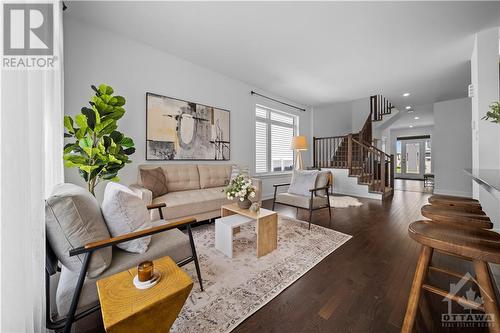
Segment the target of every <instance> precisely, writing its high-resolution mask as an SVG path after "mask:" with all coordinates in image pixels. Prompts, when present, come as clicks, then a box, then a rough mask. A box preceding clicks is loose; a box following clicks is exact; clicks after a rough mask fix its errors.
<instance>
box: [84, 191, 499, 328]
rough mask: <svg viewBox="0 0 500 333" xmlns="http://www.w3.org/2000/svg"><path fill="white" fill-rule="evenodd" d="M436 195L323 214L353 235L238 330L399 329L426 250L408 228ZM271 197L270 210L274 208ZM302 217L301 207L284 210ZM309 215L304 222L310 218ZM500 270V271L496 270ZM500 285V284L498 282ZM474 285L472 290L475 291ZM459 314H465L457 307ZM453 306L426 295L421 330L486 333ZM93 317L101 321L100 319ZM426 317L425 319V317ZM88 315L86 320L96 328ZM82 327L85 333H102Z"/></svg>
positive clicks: (439, 280) (454, 265)
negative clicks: (450, 316)
mask: <svg viewBox="0 0 500 333" xmlns="http://www.w3.org/2000/svg"><path fill="white" fill-rule="evenodd" d="M428 196H429V194H426V193H421V192H416V191H401V190H397V191H395V193H394V196H393V198H392V200H391V199H389V200H386V201H384V202H380V201H377V200H369V199H360V201H362V202H363V206H361V207H352V208H338V209H334V210H333V211H332V221H331V224H330V223H329V221H328V211H327V210H320V211H316V212H315V213H314V216H313V223H316V224H319V225H322V226H324V227H330V228H332V229H335V230H338V231H341V232H344V233H347V234H350V235H352V236H353V238H352V239H351V240H349V241H348V242H347V243H346V244H344V245H343V246H342V247H341V248H339V249H338V250H336V251H335V252H333V253H332V254H331V255H329V256H328V257H327V258H325V259H324V260H323V261H322V262H321V263H319V264H318V265H316V266H315V267H314V268H313V269H311V270H310V271H309V272H308V273H306V274H305V275H304V276H303V277H302V278H300V279H299V280H297V281H296V282H295V283H294V284H292V285H291V286H290V287H288V288H287V289H286V290H285V291H283V292H282V293H281V294H280V295H279V296H278V297H276V298H274V299H273V300H272V301H271V302H269V303H268V304H267V305H265V306H264V307H263V308H262V309H260V310H259V311H257V312H256V313H255V314H254V315H252V316H251V317H249V318H248V319H247V320H245V321H244V322H243V323H242V324H240V325H239V326H238V327H237V328H236V329H235V330H234V331H233V332H237V333H250V332H251V333H254V332H259V333H266V332H269V333H274V332H288V333H292V332H385V333H390V332H399V330H400V327H401V324H402V322H403V317H404V313H405V310H406V302H407V298H408V294H409V291H410V286H411V282H412V279H413V273H414V270H415V266H416V262H417V258H418V254H419V250H420V247H419V245H418V244H417V243H416V242H414V241H413V240H411V239H410V238H409V237H408V234H407V228H408V224H409V223H411V222H412V221H415V220H418V219H421V218H422V217H421V216H420V207H421V206H422V205H423V204H424V203H426V202H427V197H428ZM271 204H272V202H271V200H267V201H265V202H264V207H266V208H270V207H271ZM276 210H277V211H278V212H279V213H280V214H285V215H288V216H292V217H295V212H296V211H295V208H290V207H285V206H279V205H277V206H276ZM307 214H308V213H307V212H306V211H299V214H298V216H297V218H299V219H302V220H307ZM433 262H434V263H437V264H438V265H439V266H443V267H447V268H449V269H452V270H455V271H457V272H464V273H465V272H467V271H469V272H472V270H471V269H470V265H469V264H468V263H467V262H464V261H461V260H459V259H456V258H452V257H449V256H445V255H443V254H440V253H436V254H435V255H434V257H433ZM494 270H495V271H496V269H494ZM430 279H431V280H432V283H433V284H434V285H436V286H439V287H441V288H443V289H444V290H449V283H450V282H454V283H456V282H457V281H456V280H455V281H449V280H448V277H445V278H443V277H442V276H439V275H438V273H431V274H430ZM497 281H499V279H498V277H497ZM468 287H469V286H466V288H467V289H468ZM453 310H454V311H455V312H461V313H463V309H462V308H461V307H460V306H459V305H457V306H455V307H454V308H453ZM446 311H447V303H446V302H443V301H442V299H441V298H440V297H437V296H434V295H429V294H426V293H424V296H423V297H422V301H421V306H420V309H419V314H418V316H417V321H416V327H415V331H416V332H485V331H486V330H485V329H484V328H479V329H477V328H475V329H474V328H443V327H442V325H441V313H446ZM96 317H98V316H92V317H91V318H94V319H93V321H94V323H93V324H94V325H95V321H98V320H100V318H96ZM424 318H425V319H424ZM90 320H91V319H90V318H88V319H86V320H85V322H87V324H90V323H89V321H90ZM81 324H83V325H78V326H79V327H81V330H80V329H79V330H78V331H79V332H80V331H81V332H99V331H100V330H102V328H101V329H90V331H89V326H88V325H85V324H84V323H83V322H82V323H81Z"/></svg>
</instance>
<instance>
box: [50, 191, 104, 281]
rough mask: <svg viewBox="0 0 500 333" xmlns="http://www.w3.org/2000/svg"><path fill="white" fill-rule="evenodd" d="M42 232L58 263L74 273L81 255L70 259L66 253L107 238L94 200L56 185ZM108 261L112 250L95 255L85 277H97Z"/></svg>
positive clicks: (98, 251) (87, 194) (77, 268)
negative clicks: (45, 234)
mask: <svg viewBox="0 0 500 333" xmlns="http://www.w3.org/2000/svg"><path fill="white" fill-rule="evenodd" d="M45 230H46V232H47V239H48V240H49V244H50V245H51V247H52V250H54V253H55V255H56V256H57V258H58V259H59V261H60V262H61V263H62V264H63V265H64V267H66V268H67V269H69V270H70V271H72V272H76V273H78V272H80V269H81V268H82V263H83V255H79V256H73V257H70V256H69V250H72V249H74V248H77V247H79V246H84V245H85V244H88V243H92V242H95V241H99V240H103V239H109V238H110V235H109V231H108V229H107V228H106V224H105V223H104V219H103V218H102V213H101V208H100V207H99V203H98V202H97V200H96V198H94V196H93V195H92V194H90V192H89V191H87V190H86V189H84V188H81V187H80V186H76V185H74V184H59V185H57V186H56V187H55V188H54V190H53V192H52V194H51V195H50V197H49V198H48V199H47V201H46V202H45ZM111 260H112V251H111V247H105V248H103V249H100V250H97V251H95V252H94V253H93V254H92V257H91V259H90V264H89V268H88V271H87V275H88V276H89V277H91V278H92V277H96V276H99V274H101V273H102V272H103V271H105V270H106V269H107V268H108V266H109V265H110V264H111Z"/></svg>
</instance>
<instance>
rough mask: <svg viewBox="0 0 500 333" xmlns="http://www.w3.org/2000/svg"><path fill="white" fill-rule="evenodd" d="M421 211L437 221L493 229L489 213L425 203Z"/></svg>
mask: <svg viewBox="0 0 500 333" xmlns="http://www.w3.org/2000/svg"><path fill="white" fill-rule="evenodd" d="M420 212H421V213H422V215H423V216H425V217H427V218H428V219H431V220H432V221H434V222H437V223H448V224H452V225H455V226H462V227H470V228H481V229H492V228H493V223H491V220H490V218H489V217H488V216H487V215H482V214H478V213H471V212H465V211H462V210H456V209H453V208H448V207H444V206H434V205H425V206H422V208H421V209H420Z"/></svg>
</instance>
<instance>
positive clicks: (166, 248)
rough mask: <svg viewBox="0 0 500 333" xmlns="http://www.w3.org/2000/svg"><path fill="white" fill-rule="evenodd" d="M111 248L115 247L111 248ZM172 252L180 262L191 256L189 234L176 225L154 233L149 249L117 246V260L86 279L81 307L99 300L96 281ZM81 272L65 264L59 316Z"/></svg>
mask: <svg viewBox="0 0 500 333" xmlns="http://www.w3.org/2000/svg"><path fill="white" fill-rule="evenodd" d="M162 223H165V221H157V222H155V223H154V224H153V225H155V226H156V225H160V224H162ZM109 249H110V250H111V248H109ZM164 256H169V257H171V258H172V260H174V261H175V262H180V261H181V260H184V259H186V258H188V257H190V256H191V246H190V245H189V238H188V236H187V235H186V234H184V233H183V232H182V231H180V230H179V229H172V230H169V231H165V232H161V233H159V234H155V235H153V236H152V240H151V243H150V245H149V249H148V251H147V252H146V253H143V254H137V253H130V252H125V251H122V250H120V249H117V248H114V249H113V262H112V263H111V266H109V268H108V269H107V270H106V271H104V272H103V273H102V274H101V275H100V276H99V277H98V278H94V279H86V280H85V283H84V285H83V289H82V293H81V295H80V300H79V302H78V309H82V308H87V307H89V306H92V305H94V304H98V302H99V299H98V295H97V287H96V281H97V280H98V279H101V278H103V277H106V276H110V275H113V274H115V273H119V272H122V271H124V270H126V269H129V268H131V267H134V266H137V265H139V263H141V262H142V261H145V260H154V259H158V258H161V257H164ZM77 279H78V272H72V271H70V270H68V269H66V268H65V267H63V268H62V271H61V277H60V279H59V284H58V286H57V293H56V305H57V311H58V314H59V316H64V315H65V314H66V313H67V312H68V310H69V307H70V304H71V299H72V298H73V292H74V290H75V285H76V281H77Z"/></svg>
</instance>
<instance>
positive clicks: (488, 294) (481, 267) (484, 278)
mask: <svg viewBox="0 0 500 333" xmlns="http://www.w3.org/2000/svg"><path fill="white" fill-rule="evenodd" d="M474 270H475V271H476V275H477V282H478V284H479V290H480V291H481V297H482V298H483V302H484V303H483V306H484V311H485V313H487V314H491V315H493V316H494V317H493V319H494V323H493V325H494V326H493V327H490V328H489V331H490V332H492V333H500V325H499V323H500V322H499V313H498V304H497V301H496V295H495V290H494V289H493V284H492V282H491V277H490V275H489V268H488V264H487V263H486V262H484V261H479V260H474Z"/></svg>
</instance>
